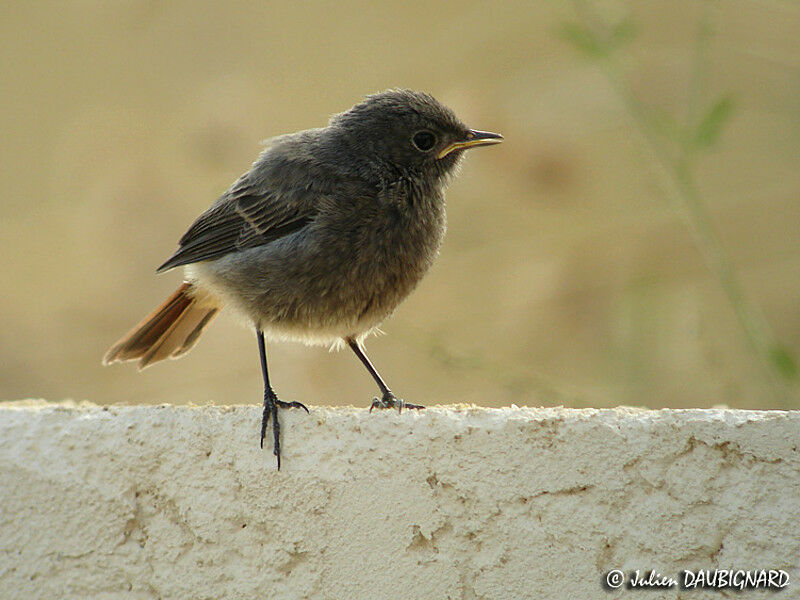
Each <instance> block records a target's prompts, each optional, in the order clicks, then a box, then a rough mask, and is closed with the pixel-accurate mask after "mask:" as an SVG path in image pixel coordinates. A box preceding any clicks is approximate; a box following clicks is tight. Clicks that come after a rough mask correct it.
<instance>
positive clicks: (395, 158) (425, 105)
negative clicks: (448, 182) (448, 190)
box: [329, 90, 503, 177]
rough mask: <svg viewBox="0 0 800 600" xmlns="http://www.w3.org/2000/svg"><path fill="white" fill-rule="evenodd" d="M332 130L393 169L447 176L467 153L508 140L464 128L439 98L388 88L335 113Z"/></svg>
mask: <svg viewBox="0 0 800 600" xmlns="http://www.w3.org/2000/svg"><path fill="white" fill-rule="evenodd" d="M329 127H330V128H331V129H332V130H333V131H335V132H336V133H337V137H339V138H340V139H343V141H344V142H345V143H346V145H347V146H348V148H350V150H351V151H352V152H354V153H355V154H358V155H362V156H363V157H364V158H365V159H367V160H370V161H375V162H376V163H379V164H382V165H385V166H388V167H390V168H392V169H393V170H398V171H402V172H412V173H420V174H431V175H434V176H437V177H444V176H446V175H448V174H450V173H451V172H453V170H454V169H455V167H456V165H457V164H458V162H459V159H460V158H461V156H462V154H463V152H464V150H466V149H468V148H476V147H478V146H486V145H489V144H497V143H500V142H502V141H503V136H501V135H500V134H497V133H489V132H486V131H477V130H474V129H470V128H469V127H467V126H466V125H464V124H463V123H462V122H461V121H460V120H459V119H458V118H457V117H456V115H455V114H454V113H453V111H452V110H450V109H449V108H447V107H446V106H444V105H443V104H440V103H439V102H438V101H437V100H436V99H435V98H434V97H433V96H431V95H430V94H426V93H423V92H415V91H411V90H387V91H385V92H381V93H378V94H373V95H371V96H367V97H366V98H365V99H364V101H363V102H360V103H359V104H356V105H355V106H354V107H353V108H351V109H350V110H348V111H346V112H343V113H340V114H338V115H334V116H333V117H332V118H331V122H330V125H329Z"/></svg>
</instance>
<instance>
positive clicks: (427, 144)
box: [411, 131, 436, 152]
mask: <svg viewBox="0 0 800 600" xmlns="http://www.w3.org/2000/svg"><path fill="white" fill-rule="evenodd" d="M411 143H412V144H414V147H415V148H416V149H417V150H421V151H422V152H427V151H428V150H430V149H431V148H433V147H434V146H435V145H436V136H435V135H434V134H432V133H431V132H430V131H418V132H417V133H415V134H414V137H412V138H411Z"/></svg>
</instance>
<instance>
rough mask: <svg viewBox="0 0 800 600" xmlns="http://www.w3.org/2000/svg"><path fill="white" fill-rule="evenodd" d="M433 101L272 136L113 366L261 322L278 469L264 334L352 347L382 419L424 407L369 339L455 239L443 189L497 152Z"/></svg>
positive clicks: (376, 108)
mask: <svg viewBox="0 0 800 600" xmlns="http://www.w3.org/2000/svg"><path fill="white" fill-rule="evenodd" d="M502 140H503V137H502V136H501V135H499V134H497V133H488V132H485V131H476V130H473V129H469V128H467V127H466V126H465V125H464V124H463V123H461V121H459V120H458V119H457V118H456V116H455V114H454V113H453V112H452V111H451V110H450V109H449V108H447V107H445V106H443V105H442V104H440V103H439V102H437V101H436V100H435V99H434V98H433V97H432V96H430V95H429V94H425V93H421V92H415V91H410V90H388V91H385V92H382V93H379V94H374V95H371V96H367V97H366V98H365V99H364V101H363V102H361V103H359V104H357V105H355V106H354V107H353V108H351V109H350V110H348V111H347V112H344V113H341V114H338V115H334V116H333V117H332V118H331V119H330V122H329V123H328V126H327V127H323V128H320V129H309V130H307V131H300V132H298V133H291V134H287V135H281V136H278V137H275V138H272V139H270V140H268V141H267V142H266V148H265V149H264V151H263V152H262V153H261V155H260V156H259V158H258V160H256V162H255V163H253V166H252V167H251V168H250V170H249V171H248V172H247V173H245V174H244V175H242V176H241V177H240V178H239V179H238V180H237V181H236V182H235V183H234V184H233V185H232V186H231V187H230V189H228V191H226V192H225V193H224V194H223V195H222V197H220V198H219V199H218V200H217V201H216V202H215V203H214V204H213V205H212V206H211V207H210V208H209V209H208V210H207V211H205V212H204V213H203V214H202V215H200V217H199V218H198V219H197V220H196V221H195V222H194V224H193V225H192V226H191V227H190V228H189V230H188V231H187V232H186V233H185V234H184V236H183V237H182V238H181V239H180V242H179V248H178V250H177V251H176V252H175V254H173V256H172V257H171V258H170V259H169V260H167V261H166V262H165V263H164V264H163V265H161V266H160V267H159V268H158V272H159V273H160V272H162V271H166V270H168V269H172V268H174V267H180V266H184V269H185V270H184V272H185V281H184V283H183V284H182V285H181V286H180V287H179V288H178V290H177V291H176V292H175V293H174V294H172V296H170V297H169V298H168V299H167V300H166V301H165V302H164V303H163V304H162V305H161V306H159V307H158V308H156V309H155V310H154V311H153V312H152V313H151V314H149V315H148V316H147V317H145V318H144V320H142V321H141V322H140V323H139V324H138V325H137V326H136V327H134V329H133V330H132V331H130V332H129V333H128V334H127V335H125V336H124V337H123V338H122V339H121V340H120V341H119V342H117V343H116V344H115V345H114V346H113V347H112V348H111V349H110V350H109V351H108V353H107V354H106V356H105V358H104V359H103V363H104V364H109V363H113V362H115V361H128V360H138V361H139V368H140V369H143V368H145V367H147V366H149V365H151V364H153V363H155V362H157V361H160V360H164V359H166V358H177V357H178V356H181V355H183V354H185V353H186V352H188V351H189V350H190V349H191V348H192V347H193V346H194V344H195V343H196V342H197V339H198V338H199V336H200V334H201V333H202V332H203V330H204V329H205V327H206V326H207V325H208V323H209V322H210V321H211V319H213V318H214V316H215V315H216V314H217V313H218V312H219V310H220V309H221V308H222V307H223V306H228V307H230V308H232V309H233V310H234V311H236V312H238V313H240V314H242V315H244V316H245V317H246V318H247V319H248V320H249V321H250V322H252V323H253V325H254V326H255V330H256V335H257V338H258V348H259V352H260V354H261V371H262V375H263V377H264V411H263V414H262V419H261V447H262V448H263V446H264V436H265V433H266V429H267V425H268V423H269V421H270V419H271V420H272V429H273V452H274V454H275V456H276V457H277V463H278V469H280V434H279V423H278V409H279V408H303V409H305V410H306V412H308V409H307V408H306V407H305V406H304V405H302V404H301V403H299V402H283V401H281V400H279V399H278V397H277V395H276V394H275V392H274V391H273V389H272V387H271V386H270V383H269V375H268V372H267V354H266V347H265V343H264V335H265V334H266V335H267V336H268V337H269V338H271V339H284V340H295V341H301V342H305V343H306V344H320V345H342V343H346V344H347V345H348V346H349V347H350V348H351V349H352V350H353V352H354V353H355V354H356V356H358V358H359V360H361V362H362V363H363V364H364V366H365V367H366V368H367V370H368V371H369V372H370V374H371V375H372V377H373V378H374V379H375V381H376V382H377V384H378V387H379V388H380V391H381V397H380V398H375V399H374V401H373V403H372V407H371V408H370V410H372V408H391V407H394V408H397V409H398V410H402V408H403V407H407V408H423V407H422V406H418V405H415V404H407V403H404V402H403V401H402V400H400V399H398V398H396V397H395V395H394V394H393V393H392V392H391V390H390V389H389V387H388V386H387V385H386V383H385V382H384V381H383V379H382V378H381V376H380V375H379V374H378V371H377V370H376V369H375V367H374V366H373V365H372V363H371V362H370V360H369V359H368V358H367V356H366V354H364V347H363V343H364V338H366V337H367V336H368V335H369V334H370V333H373V332H375V331H376V330H377V328H378V326H379V325H380V324H381V322H382V321H384V319H386V318H387V317H388V316H389V315H391V314H392V312H393V311H394V309H395V308H396V307H397V305H398V304H399V303H400V302H401V301H402V300H403V299H404V298H405V297H406V296H408V294H409V293H410V292H411V291H412V290H413V289H414V287H415V286H416V285H417V283H419V281H420V279H421V278H422V276H423V275H424V274H425V272H426V271H427V270H428V268H429V267H430V266H431V264H432V263H433V261H434V259H435V258H436V256H437V254H438V251H439V246H440V244H441V242H442V238H443V237H444V232H445V202H444V190H445V186H446V184H447V182H448V179H449V177H451V176H452V175H454V174H455V172H456V167H457V166H458V163H459V162H460V160H461V157H462V155H463V152H464V150H466V149H468V148H475V147H477V146H484V145H487V144H497V143H499V142H501V141H502Z"/></svg>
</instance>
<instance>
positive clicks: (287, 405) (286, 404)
mask: <svg viewBox="0 0 800 600" xmlns="http://www.w3.org/2000/svg"><path fill="white" fill-rule="evenodd" d="M275 404H277V405H278V407H279V408H302V409H303V410H304V411H306V412H308V407H307V406H306V405H305V404H303V403H302V402H284V401H283V400H278V399H277V398H276V399H275Z"/></svg>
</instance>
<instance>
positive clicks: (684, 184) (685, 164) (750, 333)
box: [601, 54, 786, 399]
mask: <svg viewBox="0 0 800 600" xmlns="http://www.w3.org/2000/svg"><path fill="white" fill-rule="evenodd" d="M601 63H602V65H603V68H604V71H605V73H606V75H607V77H608V79H609V80H610V81H611V83H612V85H613V87H614V88H615V90H616V91H617V93H618V94H619V95H620V97H621V98H622V100H623V102H624V104H625V105H626V107H627V108H628V110H629V112H630V113H631V115H632V116H633V119H634V121H635V123H636V125H637V127H638V129H639V131H640V133H641V134H642V136H643V137H644V139H645V141H646V142H647V145H648V146H649V147H650V149H651V151H652V152H653V155H654V156H655V157H656V160H657V161H658V163H659V165H660V166H661V168H662V169H663V171H664V172H665V173H666V174H667V178H668V179H669V180H670V181H671V184H672V185H670V188H671V190H672V193H673V195H674V197H675V198H674V200H675V201H676V203H675V205H676V208H678V209H679V212H680V213H681V214H682V216H683V218H684V221H685V222H686V224H687V226H688V227H689V230H690V231H691V233H692V235H693V236H694V238H695V243H696V246H697V247H698V249H699V250H700V252H701V253H702V254H703V256H704V257H705V260H706V263H707V264H708V266H709V268H710V269H711V270H712V271H713V272H714V273H715V274H716V276H717V279H718V280H719V282H720V284H721V286H722V288H723V290H724V291H725V294H726V295H727V297H728V301H729V302H730V304H731V306H732V307H733V310H734V313H735V314H736V317H737V319H738V320H739V323H740V325H741V327H742V329H743V331H744V333H745V337H746V339H747V341H748V345H749V346H750V347H751V349H752V350H753V351H754V353H755V354H756V356H757V357H758V359H759V363H760V364H761V365H762V366H763V367H764V370H765V374H766V377H767V379H768V381H769V382H770V384H771V386H772V387H773V389H774V390H775V392H776V394H777V395H778V396H779V397H780V398H781V399H785V398H786V388H785V386H784V385H783V384H782V382H781V381H780V380H779V379H778V377H777V374H776V372H775V367H774V366H773V364H772V362H771V360H770V357H771V353H772V351H773V349H775V348H777V347H778V344H777V340H776V338H775V336H774V334H773V333H772V330H771V328H770V326H769V324H768V323H767V321H766V319H765V318H764V316H763V314H762V313H761V311H760V310H759V309H758V308H757V307H756V305H755V304H753V303H751V302H750V301H749V300H748V299H747V297H746V295H745V293H744V291H743V288H742V286H741V284H740V283H739V280H738V278H737V276H736V272H735V270H734V268H733V266H732V263H731V260H730V258H729V257H728V254H727V252H726V251H725V249H724V247H723V245H722V243H721V241H720V239H719V237H718V236H717V234H716V232H715V231H714V228H713V227H712V225H711V219H710V217H709V214H708V210H707V209H706V206H705V203H704V202H703V200H702V197H701V195H700V192H699V191H698V189H697V185H696V183H695V180H694V176H693V173H692V168H691V164H690V156H691V155H690V153H689V151H688V150H687V148H686V147H685V146H681V155H680V156H679V158H677V159H676V158H673V157H672V156H670V153H669V152H668V150H667V148H666V147H665V145H664V144H663V143H662V142H661V139H660V138H659V135H658V131H657V129H656V127H655V126H654V124H653V122H652V118H651V117H650V115H649V113H648V111H647V109H646V108H645V106H644V105H643V104H642V103H641V102H640V101H639V99H638V98H636V96H634V94H633V93H632V92H631V90H630V88H629V87H628V86H627V85H626V83H625V82H624V79H623V77H622V75H621V68H620V66H619V64H618V63H617V61H616V60H615V59H614V58H613V56H612V55H610V54H609V55H606V56H604V57H602V59H601Z"/></svg>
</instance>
